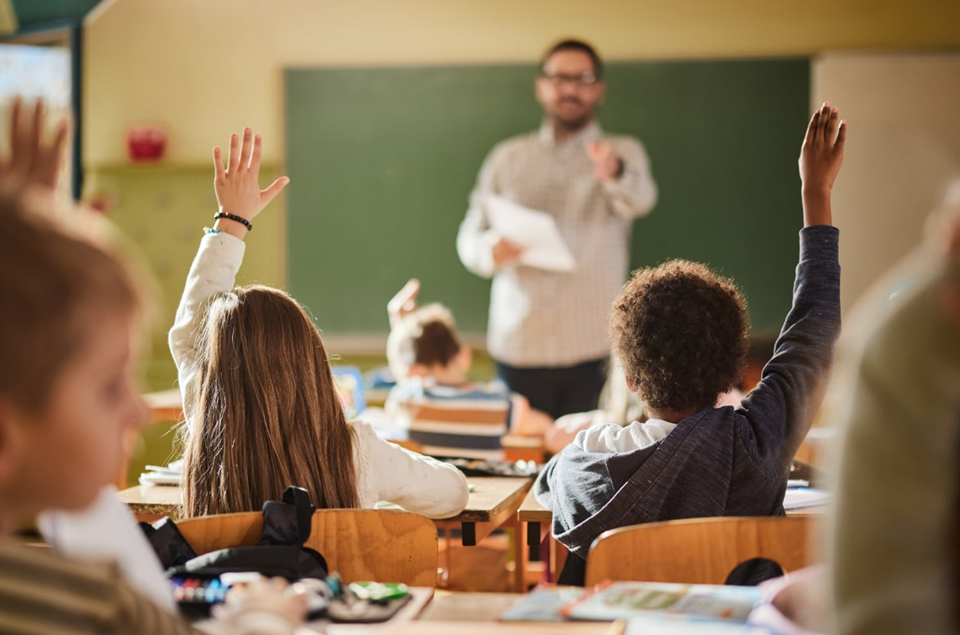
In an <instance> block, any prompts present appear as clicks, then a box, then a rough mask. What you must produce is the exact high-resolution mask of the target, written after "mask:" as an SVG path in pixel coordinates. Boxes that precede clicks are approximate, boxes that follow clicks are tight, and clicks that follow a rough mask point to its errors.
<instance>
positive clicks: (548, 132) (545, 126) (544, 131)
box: [540, 119, 603, 146]
mask: <svg viewBox="0 0 960 635" xmlns="http://www.w3.org/2000/svg"><path fill="white" fill-rule="evenodd" d="M602 136H603V130H601V129H600V124H598V123H597V120H596V119H594V120H593V121H591V122H590V123H588V124H587V125H586V126H584V127H583V128H582V129H581V130H580V131H578V132H577V133H576V134H574V135H573V136H571V137H567V138H566V139H564V140H563V141H562V142H561V143H563V144H567V143H571V142H575V141H576V142H580V143H584V142H587V141H596V140H598V139H600V137H602ZM540 141H541V142H543V143H544V144H546V145H548V146H555V145H557V141H556V139H555V138H554V135H553V126H552V125H550V122H549V121H546V120H545V121H544V122H543V123H541V124H540Z"/></svg>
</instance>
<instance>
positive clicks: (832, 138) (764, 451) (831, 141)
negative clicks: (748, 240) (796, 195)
mask: <svg viewBox="0 0 960 635" xmlns="http://www.w3.org/2000/svg"><path fill="white" fill-rule="evenodd" d="M845 138H846V124H845V122H842V121H840V117H839V111H838V110H837V109H836V108H833V107H831V106H830V104H824V105H823V106H822V108H820V109H818V110H817V111H816V112H815V113H814V114H813V117H812V118H811V120H810V124H809V126H808V128H807V133H806V137H805V139H804V142H803V146H802V149H801V152H800V160H799V166H800V177H801V181H802V183H803V185H802V190H801V193H802V200H803V214H804V228H803V229H802V230H801V232H800V261H799V264H798V266H797V273H796V281H795V284H794V288H793V291H794V293H793V307H792V308H791V310H790V313H789V314H788V315H787V318H786V321H785V323H784V326H783V329H782V330H781V332H780V336H779V338H778V339H777V343H776V347H775V349H774V355H773V358H772V359H771V360H770V361H769V362H768V363H767V365H766V366H765V367H764V370H763V374H762V377H761V381H760V383H759V385H758V386H757V387H756V388H755V389H754V390H753V391H751V392H750V393H749V394H748V395H747V396H746V397H745V398H744V400H743V402H742V404H741V405H740V407H739V408H733V407H730V406H725V407H715V404H716V402H717V397H718V396H719V395H720V394H722V393H723V392H726V391H727V390H729V389H730V388H731V387H732V386H733V385H735V384H736V383H737V382H738V381H739V379H740V375H741V373H742V371H743V367H744V362H745V359H746V355H747V351H748V335H749V323H748V318H747V312H746V303H745V301H744V299H743V296H742V295H741V294H740V292H739V291H738V290H737V288H736V287H735V286H734V285H733V283H732V282H730V281H728V280H726V279H724V278H722V277H720V276H718V275H716V274H714V273H713V272H711V271H710V270H709V269H707V268H706V267H704V266H703V265H699V264H696V263H692V262H686V261H680V260H675V261H671V262H667V263H665V264H662V265H660V266H659V267H655V268H651V269H643V270H640V271H638V272H636V273H635V274H634V276H633V278H632V279H631V280H630V281H629V282H628V283H627V284H626V285H625V286H624V287H623V289H622V291H621V293H620V296H619V297H618V298H617V300H616V301H615V302H614V304H613V317H612V321H611V334H612V336H613V339H614V348H615V351H616V353H617V357H618V358H619V361H620V364H621V366H622V368H623V370H624V374H625V375H626V380H627V385H628V387H629V388H630V390H633V391H635V392H637V393H638V394H639V396H640V397H641V398H642V399H643V400H644V401H645V402H646V403H647V405H648V408H647V413H648V414H649V416H650V419H649V420H648V421H646V422H643V423H640V422H634V423H631V424H630V425H627V426H625V427H620V426H617V425H613V424H608V425H599V426H594V427H592V428H590V429H588V430H584V431H582V432H580V433H579V434H578V435H577V437H576V439H575V440H574V442H573V443H571V444H570V445H569V446H567V448H565V449H564V451H563V452H561V453H560V454H559V455H557V456H556V457H554V459H553V460H552V461H551V462H550V463H548V464H547V466H546V467H545V468H544V470H543V472H542V473H541V475H540V477H539V479H538V480H537V483H536V485H535V492H536V496H537V500H538V501H539V502H540V503H541V504H542V505H543V506H544V507H546V508H548V509H549V510H551V511H552V513H553V527H552V529H553V535H554V536H555V537H556V539H557V540H559V541H560V542H561V543H562V544H563V545H565V546H566V547H567V548H568V549H569V550H570V554H571V555H570V558H568V560H567V564H566V566H565V567H564V570H563V572H562V574H561V576H560V583H562V584H563V583H565V584H582V583H583V577H584V573H585V570H586V558H587V552H588V551H589V549H590V545H591V543H592V542H593V541H594V539H596V538H597V537H598V536H599V535H600V534H601V533H603V532H604V531H607V530H609V529H614V528H616V527H622V526H626V525H634V524H638V523H647V522H655V521H662V520H674V519H680V518H700V517H709V516H767V515H782V514H783V513H784V512H783V496H784V492H785V490H786V487H787V475H788V473H789V471H790V465H791V462H792V460H793V456H794V455H795V454H796V451H797V449H798V448H799V447H800V444H801V443H802V441H803V438H804V437H805V436H806V433H807V430H808V429H809V427H810V424H811V422H812V420H813V416H814V414H815V413H816V411H817V408H818V407H819V405H820V401H821V399H822V396H823V394H822V393H823V388H824V386H825V384H826V379H827V375H828V371H829V368H830V364H831V361H832V358H833V347H834V343H835V341H836V339H837V336H838V335H839V332H840V265H839V262H838V238H839V235H838V231H837V229H836V228H835V227H833V226H832V214H831V206H830V192H831V189H832V187H833V182H834V179H835V178H836V176H837V173H838V172H839V170H840V165H841V163H842V162H843V148H844V141H845ZM756 572H757V571H756V570H755V571H751V572H750V575H753V574H754V573H756Z"/></svg>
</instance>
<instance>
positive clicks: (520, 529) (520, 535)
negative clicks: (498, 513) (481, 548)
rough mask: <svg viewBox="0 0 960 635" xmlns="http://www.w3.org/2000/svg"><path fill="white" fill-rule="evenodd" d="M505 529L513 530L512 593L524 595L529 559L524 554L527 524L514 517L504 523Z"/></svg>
mask: <svg viewBox="0 0 960 635" xmlns="http://www.w3.org/2000/svg"><path fill="white" fill-rule="evenodd" d="M503 527H504V528H505V529H512V530H513V584H512V585H511V586H512V591H513V592H514V593H524V592H525V591H526V590H527V559H526V557H525V554H524V553H523V545H524V544H526V542H527V524H526V523H522V522H520V521H519V520H517V518H516V517H514V518H511V519H510V520H508V521H506V522H505V523H503Z"/></svg>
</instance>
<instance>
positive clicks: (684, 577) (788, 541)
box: [586, 516, 816, 586]
mask: <svg viewBox="0 0 960 635" xmlns="http://www.w3.org/2000/svg"><path fill="white" fill-rule="evenodd" d="M815 521H816V518H815V517H812V516H773V517H729V518H692V519H686V520H670V521H665V522H659V523H647V524H643V525H632V526H629V527H621V528H619V529H614V530H611V531H607V532H604V533H603V534H601V535H600V537H598V538H597V539H596V540H595V541H594V543H593V545H592V546H591V547H590V553H589V555H588V556H587V573H586V584H587V585H588V586H590V585H594V584H599V583H600V582H603V581H605V580H640V581H649V582H684V583H691V584H723V583H724V581H725V580H726V578H727V575H728V574H729V573H730V572H731V571H732V570H733V569H734V568H735V567H736V566H737V565H738V564H740V563H741V562H745V561H747V560H750V559H752V558H766V559H768V560H773V561H774V562H776V563H777V564H779V565H780V566H781V567H782V568H783V569H784V571H785V572H789V571H793V570H796V569H800V568H802V567H805V566H807V565H809V564H811V559H812V548H811V545H810V539H811V538H812V534H811V532H812V531H813V528H814V526H815V525H814V523H815Z"/></svg>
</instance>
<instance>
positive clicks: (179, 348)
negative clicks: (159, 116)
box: [168, 128, 290, 420]
mask: <svg viewBox="0 0 960 635" xmlns="http://www.w3.org/2000/svg"><path fill="white" fill-rule="evenodd" d="M260 151H261V138H260V135H256V136H254V134H253V131H251V130H250V128H245V129H244V131H243V141H242V144H241V141H240V137H238V135H236V134H233V135H231V137H230V156H229V161H228V163H227V165H226V167H224V164H223V160H222V157H221V152H220V148H219V147H216V148H214V149H213V164H214V171H215V177H214V182H213V189H214V191H215V192H216V195H217V203H218V204H219V211H218V213H217V220H216V224H215V225H214V229H213V230H212V231H211V232H209V233H207V235H205V236H204V237H203V239H202V240H201V241H200V249H199V251H198V252H197V256H196V258H195V259H194V261H193V265H192V266H191V267H190V273H189V274H187V282H186V286H185V288H184V290H183V297H182V298H181V299H180V306H179V307H178V308H177V317H176V319H175V321H174V324H173V328H171V329H170V335H169V338H168V342H169V344H170V352H171V353H172V354H173V361H174V362H175V363H176V365H177V374H178V377H179V384H180V393H181V396H182V397H183V405H184V408H185V409H186V412H185V414H186V416H187V419H188V420H189V419H190V415H191V412H190V411H189V409H190V408H191V404H192V399H191V395H188V394H187V391H188V390H190V386H191V381H192V377H193V373H194V371H195V369H194V367H193V366H194V360H195V358H196V346H197V338H198V337H199V336H200V333H201V327H202V325H203V318H204V315H205V311H204V308H205V306H206V304H207V302H208V301H209V300H210V298H212V297H213V296H215V295H217V294H219V293H226V292H227V291H230V290H231V289H233V286H234V282H235V280H236V275H237V271H238V270H239V269H240V263H241V262H243V253H244V249H245V248H246V245H245V244H244V243H243V239H244V237H245V236H246V234H247V232H248V231H250V228H251V227H252V223H251V222H250V221H251V220H252V219H253V218H255V217H256V216H257V214H259V213H260V212H261V211H262V210H263V208H264V207H266V206H267V204H268V203H269V202H270V201H272V200H273V199H274V197H276V195H277V194H279V193H280V191H281V190H283V188H284V187H285V186H286V185H287V183H289V182H290V179H288V178H287V177H285V176H283V177H280V178H279V179H277V180H276V181H274V182H273V183H272V184H271V185H270V187H268V188H267V189H265V190H261V189H260V184H259V179H260Z"/></svg>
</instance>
